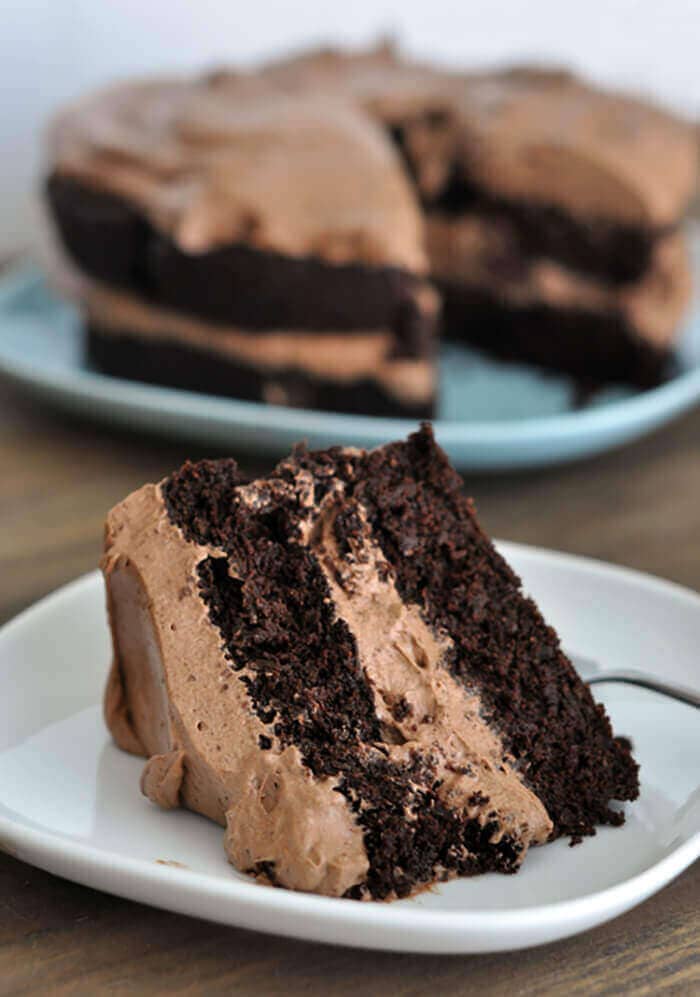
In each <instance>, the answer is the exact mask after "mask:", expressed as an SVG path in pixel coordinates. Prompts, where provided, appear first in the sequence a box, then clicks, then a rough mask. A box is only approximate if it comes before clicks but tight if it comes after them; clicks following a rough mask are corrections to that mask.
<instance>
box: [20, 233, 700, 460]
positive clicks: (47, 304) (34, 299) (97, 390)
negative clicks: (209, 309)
mask: <svg viewBox="0 0 700 997" xmlns="http://www.w3.org/2000/svg"><path fill="white" fill-rule="evenodd" d="M693 241H694V242H695V243H696V247H697V244H698V239H697V238H694V240H693ZM440 366H441V401H440V405H439V411H438V417H437V419H436V420H435V430H436V434H437V438H438V440H439V442H440V443H441V444H442V446H443V447H444V448H445V449H446V450H447V452H448V453H449V455H450V457H451V459H452V460H453V462H454V463H455V464H456V465H457V466H458V467H460V468H461V469H463V470H467V469H475V470H476V469H479V470H506V469H510V468H517V467H534V466H538V465H545V464H554V463H557V462H561V461H569V460H574V459H577V458H580V457H585V456H588V455H591V454H595V453H600V452H601V451H603V450H607V449H609V448H611V447H615V446H619V445H621V444H623V443H627V442H629V441H630V440H633V439H636V438H638V437H640V436H642V435H643V434H645V433H648V432H649V431H650V430H652V429H655V428H656V427H658V426H661V425H662V424H664V423H666V422H668V421H669V420H670V419H672V418H674V416H677V415H679V414H680V413H682V412H684V411H686V410H687V409H689V408H691V407H692V406H693V405H695V404H697V403H699V402H700V307H698V303H697V302H696V303H695V305H694V308H693V310H692V313H691V316H690V320H689V321H688V322H687V324H686V328H685V330H684V332H683V336H682V340H681V347H680V352H679V367H678V373H677V375H676V376H675V377H674V378H673V379H672V380H670V381H668V382H667V383H665V384H663V385H662V386H661V387H658V388H654V389H652V390H648V391H634V390H630V389H626V388H610V389H606V390H604V391H600V392H598V393H596V394H594V395H593V396H591V397H590V398H588V399H587V400H586V403H585V404H581V403H580V402H579V401H577V397H576V389H575V386H574V385H573V384H572V382H571V381H570V380H568V379H567V378H565V377H560V376H557V375H550V374H545V373H542V372H540V371H538V370H536V369H535V368H531V367H527V366H524V365H515V364H502V363H498V362H495V361H492V360H490V359H487V358H486V357H484V356H483V355H481V354H479V353H477V352H475V351H472V350H468V349H466V348H462V347H458V346H450V345H445V346H443V347H442V350H441V355H440ZM0 374H3V375H5V376H6V377H7V378H8V379H9V380H10V381H12V382H14V383H15V384H18V385H20V386H21V387H22V388H24V389H26V390H27V391H28V392H31V393H32V394H33V395H34V396H36V397H37V398H39V399H42V400H44V401H46V402H50V403H53V404H55V405H58V406H60V407H62V408H64V409H69V410H72V411H73V412H77V413H79V414H82V415H83V416H84V417H85V418H87V419H90V420H91V421H97V420H101V421H109V422H112V423H114V424H119V425H121V426H127V427H131V428H133V429H147V430H149V431H152V432H157V433H162V434H164V435H168V436H171V437H180V438H186V439H191V440H197V441H199V442H203V443H206V444H210V445H212V447H214V446H216V447H217V448H219V447H222V446H223V447H228V448H230V449H231V451H233V452H239V451H249V452H253V453H255V454H256V455H258V456H261V455H268V456H280V455H282V454H284V453H285V452H287V451H289V449H290V447H291V445H292V444H293V443H295V442H296V441H298V440H302V439H305V440H306V441H307V442H308V444H309V446H311V447H314V448H315V447H325V446H330V445H332V444H342V445H352V446H364V447H372V446H376V445H378V444H380V443H384V442H386V441H388V440H392V439H397V438H398V437H401V436H405V435H406V433H407V432H410V431H411V430H412V429H413V428H414V424H413V423H412V422H407V421H405V420H402V419H384V418H377V417H373V416H358V415H342V414H337V413H332V412H318V411H310V410H306V409H291V408H283V407H281V406H276V405H267V404H263V403H258V402H244V401H236V400H231V399H227V398H220V397H214V396H211V395H204V394H196V393H194V392H189V391H181V390H179V389H171V388H161V387H156V386H152V385H148V384H139V383H137V382H132V381H125V380H121V379H119V378H114V377H107V376H105V375H103V374H99V373H97V372H96V371H94V370H91V369H90V368H89V367H88V366H87V365H86V363H85V360H84V356H83V341H82V331H81V327H80V320H79V317H78V314H77V312H76V310H75V309H74V307H73V306H71V305H69V304H67V303H66V302H65V301H63V300H61V299H60V298H58V297H56V295H55V294H54V293H53V292H52V291H51V290H50V289H49V287H48V286H47V284H46V282H45V281H44V279H43V277H42V275H41V272H40V271H39V270H37V269H35V268H33V267H30V266H23V267H21V268H18V269H15V270H13V271H10V272H9V273H7V274H6V275H5V276H4V277H3V278H2V279H1V280H0Z"/></svg>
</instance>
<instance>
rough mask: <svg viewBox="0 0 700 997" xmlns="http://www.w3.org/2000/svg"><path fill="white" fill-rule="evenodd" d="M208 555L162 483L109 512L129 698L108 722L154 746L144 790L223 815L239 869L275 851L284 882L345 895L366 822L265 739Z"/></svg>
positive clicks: (112, 609) (114, 605)
mask: <svg viewBox="0 0 700 997" xmlns="http://www.w3.org/2000/svg"><path fill="white" fill-rule="evenodd" d="M210 555H213V556H221V555H222V552H221V551H219V550H218V549H216V548H208V547H200V546H198V545H197V544H193V543H188V542H187V541H186V540H185V539H184V537H183V535H182V533H181V531H180V530H179V528H178V527H176V526H174V525H173V524H172V523H171V522H170V520H169V518H168V515H167V512H166V510H165V504H164V501H163V497H162V494H161V492H160V488H159V487H158V486H157V485H146V486H144V487H143V488H141V489H140V490H139V491H137V492H134V493H133V494H132V495H130V496H129V497H128V498H127V499H125V501H124V502H122V503H121V504H120V505H118V506H116V507H115V508H114V509H113V510H112V511H111V513H110V514H109V517H108V521H107V530H106V542H105V554H104V557H103V561H102V569H103V572H104V575H105V581H106V587H107V594H108V608H109V616H110V622H111V627H112V632H113V635H114V644H115V663H114V666H113V667H114V672H113V676H114V675H115V674H116V677H112V678H111V679H110V682H109V686H108V696H110V695H112V696H113V695H114V688H115V686H121V689H122V692H123V694H122V696H121V700H120V702H121V704H122V705H121V708H120V709H117V710H114V709H113V710H108V711H107V716H108V722H109V724H110V729H111V731H112V733H113V735H114V736H115V739H116V740H117V743H118V744H120V745H122V744H123V743H124V742H123V740H122V738H123V733H124V722H123V720H124V714H128V718H129V719H128V724H127V727H128V728H129V729H131V730H132V731H133V734H134V736H135V740H134V741H131V742H129V743H131V744H132V745H135V744H136V743H137V742H138V744H140V745H142V746H143V749H144V753H145V754H147V755H149V756H151V757H150V759H149V762H148V764H147V766H146V769H145V771H144V775H143V780H142V786H143V789H144V792H146V794H147V795H148V796H149V797H150V798H151V799H153V800H154V801H155V802H157V803H160V804H161V805H165V806H168V807H170V806H173V805H175V802H176V801H180V802H181V803H182V804H183V805H184V806H186V807H188V808H190V809H192V810H196V811H197V812H199V813H202V814H204V815H205V816H207V817H210V818H211V819H212V820H215V821H218V822H219V823H220V824H226V827H227V832H226V839H225V841H226V848H227V853H228V855H229V858H230V859H231V861H232V862H233V863H234V864H235V865H236V866H237V868H239V869H240V870H241V871H246V870H248V869H250V868H251V865H252V863H254V862H257V861H266V862H273V863H274V864H275V875H276V879H277V881H278V882H279V883H280V884H281V885H283V886H287V887H290V888H292V889H301V890H313V891H319V892H324V893H335V894H342V893H344V892H345V891H346V890H347V889H349V888H350V887H351V886H353V885H355V884H357V883H359V882H361V881H362V880H363V879H364V876H365V874H366V871H367V856H366V852H365V848H364V843H363V837H362V831H361V829H360V827H359V825H358V824H357V823H356V821H355V818H354V816H353V814H352V813H351V812H350V810H349V808H348V807H347V806H346V805H345V803H344V800H343V798H342V797H341V796H340V795H339V794H338V793H337V792H335V791H334V789H335V783H334V781H333V780H331V779H325V780H317V779H314V778H313V776H312V774H311V772H310V771H309V770H308V769H307V768H305V767H304V765H303V764H302V762H301V758H300V756H299V753H298V751H296V749H289V750H287V751H285V752H283V753H282V754H277V753H274V752H271V751H261V750H260V747H259V738H260V736H261V735H263V734H265V733H266V728H265V727H264V726H263V724H262V723H261V722H260V720H259V719H258V718H257V716H256V715H255V713H254V712H253V709H252V707H251V703H250V701H249V699H248V697H247V693H246V690H245V686H244V685H243V684H242V683H241V682H240V681H239V680H238V678H237V677H236V676H235V675H234V674H233V673H232V672H231V669H230V668H229V666H228V663H227V661H226V659H225V657H224V651H223V649H222V646H221V638H220V635H219V633H218V631H217V630H216V628H215V627H214V626H213V625H211V624H210V622H209V620H208V616H207V609H206V606H205V605H204V603H203V602H202V600H201V598H200V597H199V594H198V588H197V582H198V579H197V575H196V567H197V564H198V563H199V562H200V561H202V560H203V559H204V558H206V557H207V556H210ZM110 690H112V691H111V693H110ZM125 746H128V744H127V745H125ZM273 790H274V791H273ZM300 812H301V815H300ZM292 828H296V830H295V833H294V834H291V835H290V832H291V829H292Z"/></svg>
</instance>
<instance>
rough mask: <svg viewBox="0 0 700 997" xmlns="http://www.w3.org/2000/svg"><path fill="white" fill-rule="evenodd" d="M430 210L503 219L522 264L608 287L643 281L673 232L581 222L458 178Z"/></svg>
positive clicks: (556, 209) (549, 207)
mask: <svg viewBox="0 0 700 997" xmlns="http://www.w3.org/2000/svg"><path fill="white" fill-rule="evenodd" d="M429 207H430V209H431V210H434V211H436V212H439V213H445V214H448V215H453V216H460V215H464V214H469V215H470V216H471V215H477V216H483V217H485V218H486V219H494V220H496V221H498V220H500V219H503V220H504V221H505V222H507V223H508V225H509V226H511V227H512V229H513V231H514V233H515V234H516V237H517V241H518V249H519V252H520V253H521V254H522V256H523V258H524V259H527V258H532V257H549V258H550V259H553V260H557V261H558V262H560V263H563V264H564V265H565V266H568V267H571V268H572V269H574V270H578V271H580V272H582V273H584V274H587V275H590V276H592V277H599V278H601V279H603V280H605V281H607V282H609V283H621V284H622V283H628V282H632V281H635V280H639V279H640V278H641V277H643V275H644V273H645V271H646V270H647V268H648V267H649V265H650V263H651V261H652V257H653V252H654V247H655V245H656V244H657V242H658V240H659V239H661V238H663V237H665V236H667V235H668V234H669V233H670V231H671V230H670V229H648V228H633V227H632V226H629V225H619V224H615V223H614V222H610V221H607V220H605V219H601V218H595V217H593V218H577V217H576V216H575V215H572V214H568V213H566V212H565V211H563V210H562V209H561V208H560V207H558V206H557V205H552V204H535V203H533V202H530V203H527V202H525V201H521V202H517V201H506V200H503V199H498V198H495V197H488V196H487V195H486V194H484V193H483V192H480V191H478V190H477V189H475V188H474V187H473V186H471V185H469V184H467V183H464V182H462V181H460V180H458V179H453V180H452V181H451V182H450V184H449V185H448V187H446V189H445V190H444V191H443V192H442V193H441V194H440V196H439V197H438V198H436V200H435V201H434V203H433V204H432V205H430V206H429Z"/></svg>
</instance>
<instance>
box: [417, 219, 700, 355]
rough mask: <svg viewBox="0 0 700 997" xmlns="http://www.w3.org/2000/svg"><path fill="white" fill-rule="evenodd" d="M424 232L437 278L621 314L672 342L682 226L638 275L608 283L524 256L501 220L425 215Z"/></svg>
mask: <svg viewBox="0 0 700 997" xmlns="http://www.w3.org/2000/svg"><path fill="white" fill-rule="evenodd" d="M426 230H427V245H428V252H429V254H430V259H431V262H432V266H433V273H434V276H435V279H436V280H437V281H438V282H439V283H442V284H445V285H450V284H451V285H455V286H459V287H465V288H470V287H471V288H478V289H479V290H486V291H489V292H490V293H492V294H493V295H495V296H497V297H498V298H499V299H500V300H501V301H502V302H503V303H504V304H505V305H508V306H511V307H516V308H517V307H526V306H528V305H537V304H543V305H547V306H549V307H551V308H555V309H567V310H569V309H571V310H580V311H585V312H599V313H601V314H610V313H615V314H619V315H621V316H622V317H623V318H624V319H625V321H626V322H627V323H628V324H629V326H630V327H631V328H632V329H634V330H635V332H636V333H637V334H638V335H639V336H641V337H642V338H644V339H646V340H647V341H649V342H650V343H652V344H654V345H655V346H659V347H665V346H668V345H669V344H670V343H671V342H672V341H673V339H674V337H675V335H676V333H677V331H678V325H679V322H680V320H681V319H682V317H683V315H684V313H685V311H686V309H687V307H688V304H689V301H690V296H691V291H692V276H691V268H690V259H689V252H688V246H687V242H686V239H685V237H684V235H683V234H682V233H680V232H679V233H675V234H672V235H668V236H666V237H665V238H662V239H659V240H658V241H657V243H656V245H655V246H654V249H653V251H652V258H651V263H650V266H649V267H648V269H647V271H646V272H645V274H644V275H643V276H642V277H641V278H640V279H639V280H637V281H635V282H634V283H628V284H623V285H611V284H609V283H606V282H605V281H603V280H596V279H595V278H593V277H590V276H586V275H585V274H583V273H580V272H577V271H575V270H571V269H569V268H567V267H566V266H563V265H562V264H560V263H557V262H556V261H554V260H549V259H545V258H537V257H533V258H524V257H523V254H522V251H521V249H520V246H519V242H518V238H517V235H516V233H515V232H514V230H513V229H512V227H511V226H510V225H509V224H508V222H507V221H505V220H503V219H498V218H494V217H492V216H488V215H478V214H474V215H466V216H463V217H461V218H451V217H448V216H444V215H430V216H428V218H427V219H426Z"/></svg>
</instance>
